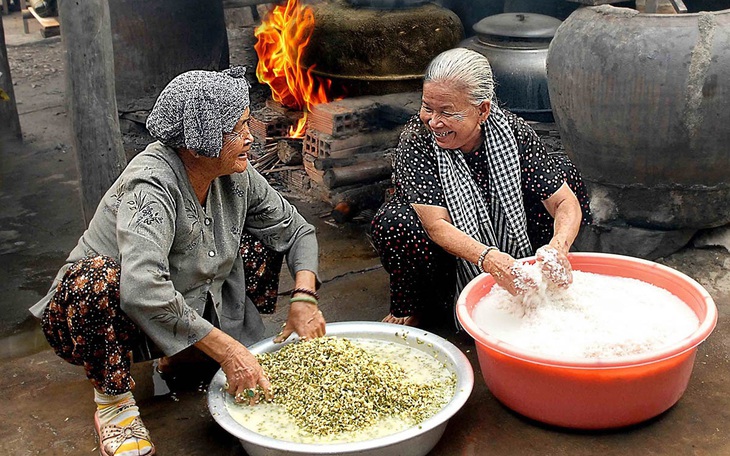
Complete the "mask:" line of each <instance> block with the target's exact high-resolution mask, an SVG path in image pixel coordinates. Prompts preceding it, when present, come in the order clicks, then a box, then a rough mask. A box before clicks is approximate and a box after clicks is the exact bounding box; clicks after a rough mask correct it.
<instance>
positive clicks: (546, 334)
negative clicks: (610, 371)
mask: <svg viewBox="0 0 730 456" xmlns="http://www.w3.org/2000/svg"><path fill="white" fill-rule="evenodd" d="M525 268H526V269H528V270H529V273H530V275H531V276H532V277H533V278H535V279H536V282H537V283H538V288H537V289H536V290H531V291H529V292H528V293H527V294H526V295H521V296H512V295H510V294H509V293H508V292H507V291H506V290H505V289H504V288H502V287H500V286H499V285H495V286H494V287H493V288H492V290H491V291H490V292H489V294H487V295H486V296H485V297H483V298H482V299H481V300H480V301H479V303H477V305H476V308H475V309H474V311H473V314H472V316H473V318H474V321H475V323H476V324H477V325H478V326H479V327H480V328H481V329H482V330H484V331H485V332H487V333H488V334H490V335H492V336H494V337H496V338H498V339H500V340H502V341H504V342H506V343H508V344H510V345H513V346H514V347H516V348H521V349H527V350H532V351H535V352H538V353H540V354H541V355H543V356H550V357H556V358H608V357H617V356H626V355H636V354H641V353H646V352H651V351H654V350H656V349H660V348H662V347H665V346H667V345H669V344H672V343H675V342H678V341H680V340H682V339H683V338H685V337H687V336H689V335H691V334H692V333H693V332H694V331H695V330H696V329H697V327H698V326H699V320H698V318H697V316H696V315H695V313H694V312H693V311H692V310H691V309H690V308H689V306H687V305H686V304H685V303H683V302H682V301H681V300H680V299H679V298H677V297H676V296H674V295H673V294H671V293H670V292H668V291H667V290H664V289H662V288H659V287H657V286H654V285H651V284H649V283H646V282H642V281H640V280H636V279H627V278H623V277H613V276H606V275H600V274H593V273H589V272H582V271H573V284H572V285H571V286H570V287H569V288H567V289H564V288H558V287H557V286H555V285H553V284H552V283H548V281H545V280H543V278H542V276H541V273H540V271H539V266H537V265H526V266H525Z"/></svg>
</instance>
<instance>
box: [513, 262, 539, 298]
mask: <svg viewBox="0 0 730 456" xmlns="http://www.w3.org/2000/svg"><path fill="white" fill-rule="evenodd" d="M512 286H513V287H514V289H515V291H516V293H512V292H511V291H510V293H512V294H513V295H514V294H518V295H521V294H525V293H527V292H528V291H531V290H535V289H537V280H536V278H535V277H534V276H533V275H532V274H530V269H529V265H528V264H525V263H520V262H517V261H515V264H513V265H512Z"/></svg>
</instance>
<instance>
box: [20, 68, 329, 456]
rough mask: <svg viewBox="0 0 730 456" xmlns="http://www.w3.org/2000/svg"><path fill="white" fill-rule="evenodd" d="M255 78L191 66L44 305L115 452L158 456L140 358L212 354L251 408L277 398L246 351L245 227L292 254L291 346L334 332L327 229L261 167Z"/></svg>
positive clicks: (251, 314) (255, 336)
mask: <svg viewBox="0 0 730 456" xmlns="http://www.w3.org/2000/svg"><path fill="white" fill-rule="evenodd" d="M243 76H244V69H243V68H240V67H238V68H232V69H230V70H226V71H223V72H214V71H189V72H186V73H183V74H181V75H179V76H177V77H176V78H174V79H173V80H172V81H171V82H170V83H169V84H168V85H167V87H165V89H164V90H163V91H162V93H161V94H160V96H159V97H158V99H157V101H156V103H155V105H154V107H153V109H152V111H151V113H150V115H149V118H148V120H147V128H148V130H149V132H150V133H151V134H152V136H153V137H155V138H156V139H157V140H158V141H157V142H154V143H152V144H150V145H149V146H147V148H146V149H145V150H144V151H143V152H141V153H140V154H138V155H137V156H136V157H134V159H132V160H131V161H130V162H129V164H128V165H127V167H126V168H125V170H124V171H123V172H122V174H121V175H120V176H119V178H118V179H117V181H116V182H115V183H114V184H113V185H112V187H111V188H110V189H109V191H107V193H106V194H105V195H104V197H103V198H102V200H101V202H100V204H99V206H98V209H97V211H96V213H95V215H94V217H93V219H92V220H91V222H90V224H89V227H88V229H87V230H86V231H85V232H84V233H83V235H82V236H81V238H80V240H79V242H78V245H77V246H76V248H74V249H73V251H72V252H71V254H70V255H69V257H68V259H67V261H66V264H65V265H64V266H63V267H62V268H61V270H60V271H59V273H58V275H57V276H56V279H55V281H54V283H53V286H52V287H51V289H50V290H49V292H48V294H47V296H46V297H45V298H44V299H42V300H41V301H40V302H38V303H37V304H36V305H35V306H33V307H32V308H31V312H32V313H33V314H34V315H36V316H37V317H39V318H41V319H42V327H43V330H44V333H45V335H46V338H47V339H48V341H49V343H50V344H51V346H52V347H53V348H54V350H55V351H56V353H57V354H58V355H59V356H61V357H62V358H64V359H65V360H66V361H68V362H71V363H73V364H78V365H82V366H84V369H85V370H86V374H87V377H88V378H89V379H90V380H91V383H92V385H93V387H94V394H95V401H96V403H97V411H96V413H95V416H94V418H95V428H96V432H97V434H98V435H99V438H100V445H99V447H100V448H99V450H100V452H101V454H102V455H104V456H110V455H124V456H129V455H151V454H154V453H155V447H154V445H153V444H152V442H151V440H150V436H149V433H148V431H147V429H146V428H145V426H144V424H143V423H142V421H141V419H140V417H139V410H138V408H137V406H136V404H135V400H134V397H133V395H132V388H133V387H134V380H133V379H132V376H131V375H130V368H131V362H132V360H134V361H143V360H149V359H154V358H158V357H161V356H166V357H172V356H173V355H176V354H180V353H182V352H188V351H190V350H194V351H199V352H202V353H203V354H204V355H205V356H207V357H209V358H212V360H214V361H215V362H217V363H218V364H220V367H221V368H222V370H223V372H224V373H225V375H226V379H227V382H228V392H229V393H231V394H233V395H235V398H236V400H237V401H239V402H240V401H246V402H250V403H251V404H253V403H255V402H256V401H257V400H258V399H259V395H260V394H261V395H269V394H270V383H269V380H268V379H267V377H266V375H265V373H264V372H263V370H262V368H261V366H260V365H259V363H258V362H257V360H256V358H255V357H254V356H253V355H252V354H251V353H250V352H249V351H248V350H247V349H246V345H248V344H251V343H253V342H256V341H258V340H259V339H260V338H261V337H263V334H264V325H263V322H262V319H261V317H260V315H259V314H258V312H257V310H256V307H255V305H254V303H253V302H251V299H250V298H249V297H248V296H247V295H246V285H245V279H246V277H245V273H244V270H245V269H244V264H243V259H242V257H241V247H240V245H241V236H242V234H244V232H245V233H250V234H251V235H253V236H254V237H255V238H256V239H258V240H260V241H261V242H262V243H263V244H264V245H265V246H267V247H268V248H271V249H273V250H275V251H277V252H282V253H286V258H287V263H288V266H289V270H290V271H291V273H292V274H293V275H294V279H295V290H294V293H293V294H292V298H291V306H290V309H289V314H288V318H287V322H286V325H285V327H284V328H283V330H282V333H281V334H280V335H279V336H278V340H279V341H283V340H284V339H286V338H287V337H289V335H290V334H291V333H292V332H296V333H297V334H298V335H299V336H300V337H302V338H314V337H319V336H322V335H324V334H325V320H324V318H323V316H322V313H321V312H320V311H319V310H318V308H317V299H318V295H317V292H316V287H317V285H318V284H319V281H318V279H317V268H318V246H317V240H316V237H315V231H314V228H313V227H312V226H311V225H310V224H308V223H307V222H306V221H305V220H304V218H303V217H302V216H301V215H300V214H299V213H298V212H297V211H296V209H295V208H294V207H293V206H292V205H291V204H289V203H288V202H287V201H286V200H285V199H284V198H283V197H282V196H281V195H280V194H279V193H278V192H276V191H275V190H274V189H273V188H272V187H271V186H269V184H268V183H267V182H266V180H265V179H264V178H263V177H262V176H261V175H260V174H259V173H258V172H256V170H254V169H253V167H251V166H248V165H249V163H248V151H249V150H250V148H251V144H252V141H253V137H252V135H251V132H250V131H249V119H250V109H249V91H248V83H247V82H246V80H245V78H244V77H243ZM163 359H167V358H163ZM173 359H174V358H173Z"/></svg>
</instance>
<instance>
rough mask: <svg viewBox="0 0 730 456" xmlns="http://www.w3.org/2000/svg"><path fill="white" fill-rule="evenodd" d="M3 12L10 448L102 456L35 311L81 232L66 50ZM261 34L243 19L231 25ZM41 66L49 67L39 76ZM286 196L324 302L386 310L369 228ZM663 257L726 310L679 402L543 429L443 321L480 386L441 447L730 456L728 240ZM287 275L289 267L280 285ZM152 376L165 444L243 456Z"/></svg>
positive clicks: (78, 384)
mask: <svg viewBox="0 0 730 456" xmlns="http://www.w3.org/2000/svg"><path fill="white" fill-rule="evenodd" d="M3 21H4V24H5V31H6V39H7V41H8V54H9V56H10V57H11V68H12V72H13V77H14V79H15V82H16V86H15V90H16V97H17V99H18V102H19V110H20V112H21V123H22V127H23V131H24V142H23V143H22V144H4V145H3V147H2V149H1V150H0V203H1V204H0V207H2V208H3V210H2V211H0V277H2V280H1V281H0V306H1V308H2V312H1V314H2V315H1V316H0V336H2V338H1V339H0V373H1V374H0V399H1V400H2V403H3V406H2V407H0V441H2V442H3V443H2V445H0V455H12V456H16V455H35V454H41V455H84V454H88V455H92V454H97V452H98V449H97V444H96V442H95V439H94V432H93V426H92V414H93V412H94V404H93V401H92V398H93V396H92V391H91V388H90V385H89V383H88V381H87V380H86V378H85V376H84V374H83V371H82V369H81V368H79V367H75V366H71V365H68V364H66V363H65V362H63V361H61V360H60V359H59V358H57V357H56V356H55V355H54V354H53V352H52V351H51V350H50V349H49V348H48V346H47V345H46V343H45V341H44V339H43V338H42V336H40V334H39V331H38V330H37V323H36V322H35V321H33V320H32V319H30V318H29V315H28V314H27V311H26V309H27V308H28V307H29V306H30V305H31V304H32V303H34V302H35V301H36V300H37V299H38V298H40V297H41V296H42V295H43V294H44V293H45V291H46V289H47V287H48V286H49V284H50V280H51V278H52V277H53V275H54V274H55V271H56V270H57V268H58V267H59V266H60V264H62V262H63V260H64V258H65V256H66V254H67V252H68V251H69V250H70V249H71V248H72V247H73V245H75V243H76V240H77V238H78V236H79V235H80V234H81V232H82V230H83V222H82V218H81V209H80V202H79V198H78V191H79V185H78V175H77V171H76V166H75V158H74V154H73V151H72V148H71V147H70V143H71V141H70V138H69V133H68V125H67V119H66V112H65V109H64V107H63V85H64V81H63V78H64V76H63V68H62V66H59V64H60V62H62V58H61V57H62V52H63V48H62V46H61V44H60V42H59V41H58V40H57V39H50V40H43V39H42V38H40V36H39V35H37V31H34V32H33V33H32V36H27V35H24V34H23V32H22V24H21V21H20V20H19V13H13V14H11V15H10V16H3ZM19 24H20V25H19ZM251 30H252V29H251V28H250V27H249V28H239V29H236V30H232V34H234V35H235V33H239V34H240V33H248V32H250V31H251ZM232 60H234V59H233V58H232ZM48 62H51V63H50V64H48ZM47 64H48V65H47ZM13 65H15V66H13ZM44 65H47V67H46V66H44ZM54 65H55V70H54V69H53V68H51V67H54ZM16 72H17V73H16ZM40 73H43V74H44V75H45V76H43V77H42V78H39V74H40ZM16 74H17V75H19V76H20V77H16ZM290 199H291V200H292V201H293V203H294V204H296V205H297V207H298V208H299V209H300V210H301V212H302V213H303V214H304V215H305V216H306V217H307V218H308V219H309V220H310V221H311V222H312V223H314V224H315V225H316V226H317V229H318V235H319V240H320V247H321V276H322V278H323V280H324V284H323V286H322V291H321V294H322V301H321V306H322V310H323V312H324V315H325V316H326V318H327V319H328V321H330V322H335V321H353V320H367V321H370V320H377V319H380V318H381V317H382V316H384V315H385V314H386V313H387V308H388V292H387V288H388V287H387V284H388V282H387V275H386V273H385V272H384V271H383V270H382V268H381V267H380V264H379V262H378V259H377V257H376V255H375V254H374V252H373V250H372V248H371V247H370V245H369V244H368V242H367V238H366V232H367V225H366V224H358V223H351V224H346V225H335V224H333V223H331V222H330V221H329V219H328V217H327V211H328V209H329V208H328V207H327V206H325V205H324V204H322V203H319V202H316V201H307V200H303V199H300V198H299V197H297V196H295V195H290ZM661 262H663V263H665V264H668V265H670V266H673V267H676V268H677V269H679V270H681V271H682V272H685V273H686V274H688V275H690V276H692V277H693V278H695V279H696V280H698V281H699V282H700V283H701V284H702V285H703V286H705V287H706V288H707V290H708V291H709V292H710V294H711V295H712V296H713V297H714V299H715V301H716V303H717V305H718V308H719V312H720V320H719V323H718V326H717V328H716V329H715V331H714V333H713V334H712V335H711V337H710V338H709V339H708V340H707V341H706V342H705V343H703V344H702V345H701V346H700V348H699V351H698V355H697V360H696V363H695V368H694V372H693V375H692V378H691V380H690V384H689V387H688V388H687V391H686V393H685V394H684V396H683V397H682V398H681V399H680V401H679V402H678V403H677V404H676V405H675V406H674V407H673V408H671V409H670V410H669V411H667V412H666V413H664V414H662V415H661V416H659V417H657V418H655V419H653V420H651V421H649V422H647V423H643V424H641V425H638V426H635V427H632V428H629V429H621V430H615V431H606V432H576V431H570V430H565V429H557V428H553V427H549V426H544V425H541V424H539V423H536V422H533V421H531V420H528V419H525V418H523V417H521V416H519V415H517V414H515V413H513V412H511V411H510V410H508V409H507V408H505V407H504V406H502V405H501V404H500V403H499V402H498V401H497V400H496V399H495V398H494V397H493V396H492V394H491V393H490V392H489V390H488V389H487V388H486V386H485V383H484V381H483V379H482V377H481V372H480V370H479V364H478V361H477V359H476V356H475V353H474V348H473V344H472V343H471V341H470V339H469V338H468V337H467V336H464V335H457V334H455V333H454V332H453V330H451V329H450V328H434V331H435V332H437V333H438V334H440V335H442V336H443V337H446V338H448V339H449V340H451V341H452V342H454V343H455V344H457V346H459V347H460V348H461V349H462V350H463V351H464V352H465V353H466V355H467V357H468V358H469V360H470V361H471V364H472V366H473V367H474V369H475V377H476V382H475V387H474V391H473V393H472V395H471V397H470V399H469V400H468V402H467V403H466V405H465V406H464V407H463V409H462V410H461V411H460V412H459V413H458V414H457V415H456V416H454V417H453V418H452V419H451V421H450V422H449V425H448V427H447V429H446V432H445V434H444V436H443V438H442V439H441V440H440V442H439V443H438V445H437V446H436V447H435V448H434V450H433V451H432V452H431V454H432V455H464V456H471V455H487V454H489V455H588V454H601V455H604V456H611V455H616V456H618V455H728V454H730V433H728V424H729V423H730V395H729V394H730V378H729V374H728V372H730V370H729V369H728V367H729V366H728V364H729V361H728V349H729V348H730V326H728V323H727V322H726V320H725V318H724V315H725V314H726V313H727V312H728V311H730V307H729V306H730V276H728V270H730V254H728V253H727V251H725V250H723V249H709V250H708V249H694V248H688V249H685V250H683V251H681V252H678V253H676V254H674V255H672V256H671V257H669V258H666V259H662V260H661ZM291 284H292V282H291V280H290V279H289V278H288V277H284V279H283V280H282V283H281V290H282V291H285V290H287V289H290V288H291ZM286 310H287V309H286V305H285V303H284V300H282V303H281V306H280V309H279V311H278V312H277V313H276V314H274V315H272V316H266V317H265V321H266V324H267V332H268V334H267V335H268V336H271V335H273V334H275V333H276V332H277V331H278V328H279V327H280V325H281V323H282V322H283V321H284V319H285V313H286ZM152 372H153V368H152V363H142V364H137V365H135V366H134V368H133V373H134V376H135V379H136V380H137V383H138V387H137V389H136V390H135V396H136V398H137V400H138V403H139V405H140V407H141V411H142V415H143V418H144V420H145V423H146V424H147V426H148V428H149V429H150V431H151V433H152V436H153V439H154V442H155V443H156V445H157V447H158V454H161V455H207V456H209V455H215V456H218V455H221V456H222V455H231V456H233V455H244V454H245V453H244V451H243V450H242V448H241V446H240V445H239V443H238V441H237V440H236V439H234V438H233V437H231V436H230V435H229V434H227V433H226V432H225V431H224V430H222V429H221V428H220V427H219V426H218V425H217V424H216V423H215V421H214V420H213V419H212V417H211V416H210V414H209V413H208V410H207V405H206V399H205V394H204V393H203V392H202V391H201V390H202V389H204V388H199V383H197V382H192V383H189V384H177V385H168V384H164V382H161V381H160V380H161V379H159V378H155V376H154V375H153V373H152ZM203 386H204V384H203ZM170 387H172V388H173V390H174V393H172V394H170V393H169V392H168V388H170Z"/></svg>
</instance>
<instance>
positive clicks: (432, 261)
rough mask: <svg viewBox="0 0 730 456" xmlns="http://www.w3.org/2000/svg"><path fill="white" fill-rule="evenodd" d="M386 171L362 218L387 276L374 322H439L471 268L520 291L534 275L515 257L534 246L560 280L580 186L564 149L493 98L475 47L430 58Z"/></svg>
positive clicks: (582, 205)
mask: <svg viewBox="0 0 730 456" xmlns="http://www.w3.org/2000/svg"><path fill="white" fill-rule="evenodd" d="M393 169H394V170H393V183H394V186H395V192H394V194H393V197H392V198H391V199H390V200H389V201H388V202H386V203H385V204H384V205H383V206H382V207H381V208H380V210H379V211H378V213H377V214H376V216H375V218H374V219H373V222H372V239H373V244H374V246H375V247H376V249H377V250H378V253H379V255H380V259H381V262H382V263H383V266H384V268H385V270H386V271H387V272H388V273H389V274H390V296H391V302H390V313H389V314H388V315H387V316H386V317H385V318H384V320H383V321H386V322H391V323H396V324H404V325H413V326H418V325H420V324H423V323H429V321H430V322H438V321H443V320H444V316H446V315H448V314H450V315H451V316H453V303H454V297H455V296H457V295H458V293H459V292H460V291H461V290H462V289H463V287H464V286H465V285H466V284H467V283H468V282H469V281H470V280H471V279H473V278H474V277H476V276H477V275H478V274H480V273H482V272H488V273H491V274H492V276H494V278H495V280H496V282H497V283H498V284H500V285H501V286H503V287H505V288H506V289H507V290H508V291H509V292H510V293H512V294H516V293H520V292H524V291H525V290H526V289H527V288H529V287H530V286H533V285H534V282H533V281H531V279H530V277H529V276H528V275H526V274H524V273H523V270H522V269H521V268H520V267H518V264H519V263H518V262H516V259H520V258H524V257H527V256H530V255H533V254H535V253H537V256H538V260H539V261H542V262H543V265H544V267H543V270H544V272H545V273H546V274H547V275H548V276H549V277H550V279H551V280H553V281H555V282H559V285H561V286H564V287H567V286H568V285H569V284H570V283H571V281H572V275H571V267H570V262H569V261H568V259H567V256H566V255H567V253H568V251H569V250H570V248H571V246H572V244H573V242H574V240H575V238H576V236H577V234H578V232H579V229H580V226H581V222H582V221H583V222H584V223H587V222H589V220H590V211H589V208H588V197H587V195H586V191H585V186H584V185H583V182H582V180H581V178H580V175H579V173H578V171H577V170H576V169H575V167H574V166H573V165H572V163H571V162H570V160H569V159H568V157H567V156H565V155H564V154H548V153H547V151H546V149H545V146H544V145H543V144H542V142H541V141H540V139H539V137H538V136H537V134H536V133H535V132H534V130H533V129H532V128H531V127H530V126H529V125H528V124H527V122H525V121H524V120H523V119H521V118H519V117H517V116H516V115H514V114H512V113H510V112H508V111H506V110H504V109H501V108H500V107H499V106H497V103H496V100H495V98H494V80H493V77H492V71H491V67H490V65H489V61H488V60H487V58H486V57H484V56H483V55H481V54H479V53H477V52H474V51H472V50H468V49H464V48H457V49H451V50H448V51H445V52H443V53H441V54H439V55H438V56H437V57H435V58H434V59H433V61H432V62H431V63H430V64H429V66H428V68H427V70H426V73H425V77H424V83H423V96H422V105H421V109H420V112H419V113H418V115H416V116H414V117H413V118H411V120H410V121H409V122H408V123H407V125H406V126H405V128H404V130H403V132H402V134H401V137H400V143H399V145H398V149H397V151H396V154H395V157H394V165H393ZM576 195H577V196H576ZM535 249H537V252H536V250H535ZM448 319H450V318H448ZM448 319H447V320H448Z"/></svg>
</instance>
